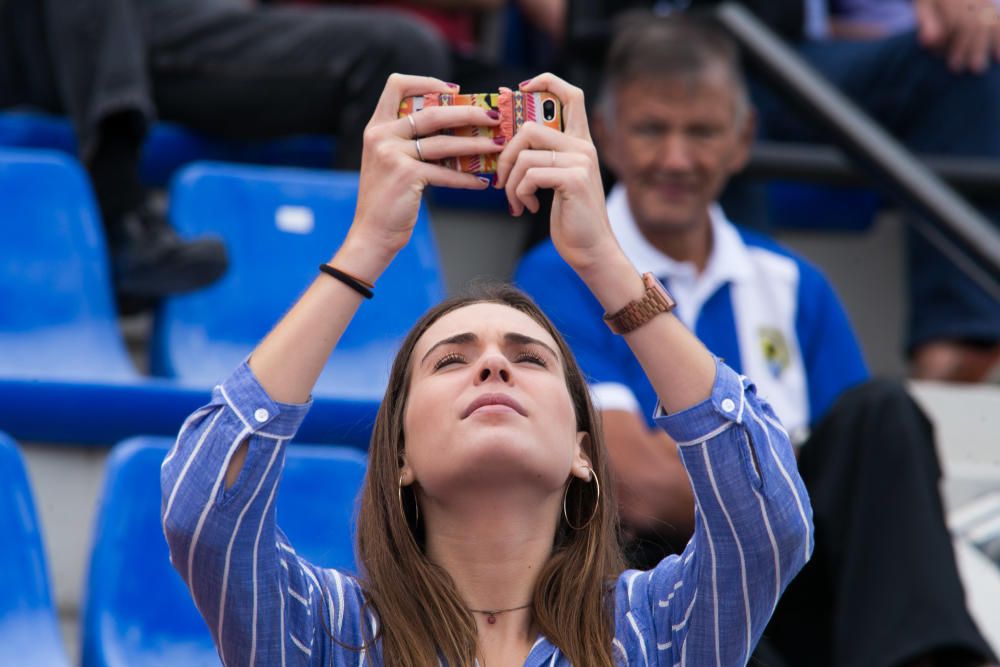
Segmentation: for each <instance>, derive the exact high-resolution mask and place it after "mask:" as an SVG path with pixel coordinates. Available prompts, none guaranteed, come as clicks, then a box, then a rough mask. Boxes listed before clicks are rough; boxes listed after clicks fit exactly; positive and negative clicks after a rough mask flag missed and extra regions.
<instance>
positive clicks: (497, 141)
mask: <svg viewBox="0 0 1000 667" xmlns="http://www.w3.org/2000/svg"><path fill="white" fill-rule="evenodd" d="M493 143H495V144H496V145H497V146H503V145H504V144H505V143H507V137H504V136H499V137H493Z"/></svg>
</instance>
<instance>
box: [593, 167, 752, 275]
mask: <svg viewBox="0 0 1000 667" xmlns="http://www.w3.org/2000/svg"><path fill="white" fill-rule="evenodd" d="M607 206H608V218H609V221H610V223H611V230H612V231H613V232H614V234H615V237H616V238H617V239H618V243H619V244H620V245H621V247H622V250H623V251H624V252H625V255H626V256H627V257H628V258H629V260H630V261H631V262H632V265H633V266H635V268H636V269H637V270H639V271H640V272H642V273H645V272H646V271H651V272H652V273H653V274H654V275H656V276H657V277H658V278H661V279H662V278H666V279H667V280H669V281H671V282H672V281H674V280H677V279H681V280H687V281H694V282H697V283H698V284H699V288H700V289H699V291H701V292H709V293H711V292H714V291H716V290H717V289H718V288H719V287H721V286H722V285H724V284H726V283H728V282H739V281H741V280H745V279H747V278H749V277H750V276H751V275H752V269H751V264H750V253H749V251H748V249H747V246H746V244H745V243H744V242H743V238H742V237H741V236H740V233H739V232H738V231H737V230H736V227H735V225H733V223H732V222H730V221H729V220H728V219H727V218H726V215H725V213H724V212H723V211H722V207H721V206H719V205H718V204H715V203H713V204H712V205H711V206H710V207H709V210H708V214H709V219H710V221H711V224H712V249H711V250H710V251H709V256H708V262H707V263H706V264H705V270H704V271H703V272H702V273H701V275H699V276H697V278H696V269H695V266H694V264H693V263H692V262H678V261H677V260H674V259H672V258H671V257H669V256H667V255H666V254H664V253H662V252H660V250H658V249H657V248H656V247H655V246H653V244H652V243H650V242H649V241H648V240H647V239H646V237H645V236H643V235H642V232H641V231H639V226H638V225H637V224H636V222H635V218H633V217H632V211H631V209H629V205H628V196H627V194H626V191H625V186H624V185H622V184H621V183H618V184H616V185H615V186H614V187H613V188H612V190H611V192H610V193H609V194H608V201H607Z"/></svg>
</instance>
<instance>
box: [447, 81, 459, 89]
mask: <svg viewBox="0 0 1000 667" xmlns="http://www.w3.org/2000/svg"><path fill="white" fill-rule="evenodd" d="M445 83H447V84H448V87H449V88H458V84H457V83H452V82H450V81H445Z"/></svg>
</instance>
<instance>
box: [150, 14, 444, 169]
mask: <svg viewBox="0 0 1000 667" xmlns="http://www.w3.org/2000/svg"><path fill="white" fill-rule="evenodd" d="M185 4H187V3H185V2H177V3H172V5H176V6H172V7H165V6H164V4H163V3H160V5H159V6H156V5H154V7H153V8H152V9H151V10H150V11H149V12H148V15H147V16H146V18H145V19H144V21H143V22H144V24H145V25H146V30H147V31H148V33H149V34H148V39H149V41H150V46H151V50H150V66H151V71H152V76H153V92H154V98H155V100H156V106H157V109H158V110H159V111H160V114H161V116H162V117H163V118H164V119H169V120H176V121H179V122H181V123H184V124H186V125H189V126H191V127H194V128H198V129H200V130H205V131H209V132H212V133H216V134H220V135H223V136H233V137H271V136H279V135H286V134H303V133H324V134H333V135H336V137H337V142H338V157H337V161H336V163H337V165H338V166H339V167H341V168H357V167H358V166H359V165H360V159H361V143H362V134H363V131H364V127H365V125H366V124H367V122H368V120H369V118H370V117H371V114H372V111H373V110H374V108H375V103H376V102H377V100H378V98H379V95H380V94H381V92H382V89H383V87H384V86H385V81H386V79H387V78H388V76H389V74H391V73H392V72H403V73H409V74H422V75H429V76H437V77H446V76H447V75H448V54H447V49H446V47H445V45H444V43H443V42H441V40H440V39H439V38H438V37H437V36H436V35H434V34H433V33H432V32H431V31H430V30H429V29H427V28H425V27H424V26H422V25H420V24H419V23H417V22H416V21H415V20H413V19H411V18H408V17H405V16H402V15H400V14H397V13H394V12H391V11H378V10H360V9H355V8H341V7H333V8H318V7H313V8H261V9H255V10H250V9H245V8H242V7H238V6H232V5H230V4H226V3H218V2H216V3H209V5H210V7H206V6H205V5H204V4H201V3H196V4H198V6H199V7H201V9H198V10H197V11H195V12H193V13H192V12H185V11H182V10H183V9H184V5H185ZM178 12H180V13H181V14H182V16H180V17H178Z"/></svg>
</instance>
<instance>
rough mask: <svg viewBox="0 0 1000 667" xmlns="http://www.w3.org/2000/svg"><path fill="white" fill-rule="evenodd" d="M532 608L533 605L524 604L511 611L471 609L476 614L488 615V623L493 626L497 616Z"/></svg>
mask: <svg viewBox="0 0 1000 667" xmlns="http://www.w3.org/2000/svg"><path fill="white" fill-rule="evenodd" d="M530 606H531V603H530V602H529V603H528V604H522V605H521V606H520V607H511V608H509V609H469V611H471V612H472V613H474V614H486V622H487V623H489V624H490V625H493V624H494V623H496V622H497V614H503V613H505V612H508V611H517V610H518V609H527V608H528V607H530Z"/></svg>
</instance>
